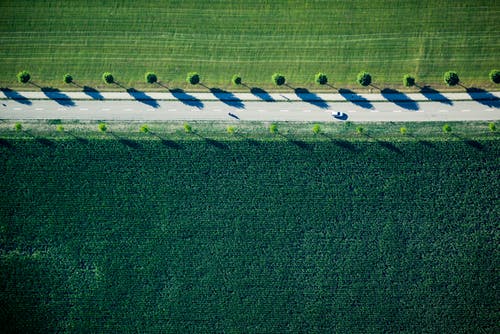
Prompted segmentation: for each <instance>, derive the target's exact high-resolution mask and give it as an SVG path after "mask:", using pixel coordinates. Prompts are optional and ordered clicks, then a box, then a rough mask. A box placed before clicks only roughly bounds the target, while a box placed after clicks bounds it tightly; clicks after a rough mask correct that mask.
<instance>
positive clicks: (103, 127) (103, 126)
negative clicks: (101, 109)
mask: <svg viewBox="0 0 500 334" xmlns="http://www.w3.org/2000/svg"><path fill="white" fill-rule="evenodd" d="M97 128H98V129H99V131H101V132H106V131H107V130H108V127H107V126H106V123H99V125H98V126H97Z"/></svg>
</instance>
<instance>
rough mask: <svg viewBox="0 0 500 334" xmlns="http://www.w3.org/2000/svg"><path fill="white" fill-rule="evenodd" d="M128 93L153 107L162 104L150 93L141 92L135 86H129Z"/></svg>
mask: <svg viewBox="0 0 500 334" xmlns="http://www.w3.org/2000/svg"><path fill="white" fill-rule="evenodd" d="M127 93H128V94H129V95H130V96H132V97H133V98H134V99H135V100H136V101H139V102H142V103H144V104H146V105H148V106H150V107H152V108H158V107H159V106H160V104H159V103H158V102H157V101H156V100H155V99H153V98H152V97H151V96H149V95H148V94H146V93H144V92H141V91H139V90H137V89H135V88H128V89H127Z"/></svg>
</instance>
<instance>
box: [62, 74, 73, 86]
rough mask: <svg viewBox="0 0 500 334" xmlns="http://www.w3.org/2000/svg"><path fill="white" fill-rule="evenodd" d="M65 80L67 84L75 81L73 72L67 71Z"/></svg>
mask: <svg viewBox="0 0 500 334" xmlns="http://www.w3.org/2000/svg"><path fill="white" fill-rule="evenodd" d="M63 81H64V83H66V84H70V83H72V82H73V77H72V76H71V74H69V73H66V74H65V75H64V77H63Z"/></svg>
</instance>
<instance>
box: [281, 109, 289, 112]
mask: <svg viewBox="0 0 500 334" xmlns="http://www.w3.org/2000/svg"><path fill="white" fill-rule="evenodd" d="M280 111H281V112H288V109H281V110H280Z"/></svg>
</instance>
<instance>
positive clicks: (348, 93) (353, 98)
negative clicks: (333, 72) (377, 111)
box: [339, 88, 373, 109]
mask: <svg viewBox="0 0 500 334" xmlns="http://www.w3.org/2000/svg"><path fill="white" fill-rule="evenodd" d="M339 94H340V95H342V97H343V98H344V99H346V100H347V101H349V102H351V103H353V104H355V105H357V106H359V107H361V108H365V109H373V104H371V102H370V101H368V100H367V99H366V98H364V97H363V96H361V95H358V94H356V93H355V92H353V91H352V90H350V89H346V88H340V89H339Z"/></svg>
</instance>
